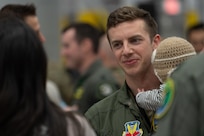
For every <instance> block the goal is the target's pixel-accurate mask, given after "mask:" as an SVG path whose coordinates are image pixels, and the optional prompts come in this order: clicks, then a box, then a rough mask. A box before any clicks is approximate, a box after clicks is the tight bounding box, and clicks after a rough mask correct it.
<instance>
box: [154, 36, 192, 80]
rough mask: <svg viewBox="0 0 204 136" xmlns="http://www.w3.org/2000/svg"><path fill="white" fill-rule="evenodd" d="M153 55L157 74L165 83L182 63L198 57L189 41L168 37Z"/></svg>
mask: <svg viewBox="0 0 204 136" xmlns="http://www.w3.org/2000/svg"><path fill="white" fill-rule="evenodd" d="M153 55H155V56H152V61H153V66H154V70H155V74H156V75H157V77H158V78H159V80H160V81H161V82H162V83H163V82H165V81H166V79H167V77H168V76H169V75H170V74H171V72H172V71H173V70H174V69H175V68H176V67H177V66H178V65H179V64H180V63H182V62H183V61H185V60H187V59H189V58H190V57H192V56H194V55H196V52H195V50H194V47H193V46H192V44H190V43H189V42H188V41H187V40H185V39H183V38H180V37H168V38H166V39H164V40H163V41H161V43H160V44H159V45H158V47H157V49H156V51H155V52H154V53H153Z"/></svg>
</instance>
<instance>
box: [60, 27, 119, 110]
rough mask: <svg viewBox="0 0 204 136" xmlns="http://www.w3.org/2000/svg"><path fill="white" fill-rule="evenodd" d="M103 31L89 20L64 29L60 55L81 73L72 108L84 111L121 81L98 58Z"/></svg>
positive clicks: (115, 87) (71, 67)
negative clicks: (88, 22)
mask: <svg viewBox="0 0 204 136" xmlns="http://www.w3.org/2000/svg"><path fill="white" fill-rule="evenodd" d="M99 37H100V32H99V31H98V30H97V29H96V28H94V27H93V26H91V25H89V24H87V23H72V24H70V25H68V26H67V27H65V28H64V29H63V31H62V38H61V40H62V49H61V55H62V56H63V57H64V59H65V64H66V67H67V68H69V69H75V70H77V71H78V72H79V74H80V77H79V80H78V81H77V83H76V85H75V88H74V94H73V108H74V109H78V110H79V111H80V112H81V113H85V112H86V110H87V109H88V108H89V107H90V106H92V105H93V104H94V103H96V102H98V101H100V100H101V99H103V98H105V97H106V96H108V95H110V94H112V93H113V92H114V91H115V90H116V89H117V88H119V85H118V83H117V81H116V80H115V79H114V77H113V76H112V74H111V72H110V71H109V70H108V69H107V68H105V67H104V66H103V65H102V62H101V61H100V60H99V59H98V50H99Z"/></svg>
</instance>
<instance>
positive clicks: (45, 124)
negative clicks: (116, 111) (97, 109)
mask: <svg viewBox="0 0 204 136" xmlns="http://www.w3.org/2000/svg"><path fill="white" fill-rule="evenodd" d="M46 73H47V57H46V54H45V51H44V48H43V45H42V42H41V41H40V40H39V37H37V35H36V32H34V31H33V30H32V29H31V28H30V27H29V26H28V25H27V24H25V23H24V22H23V21H22V20H20V19H18V18H16V17H12V16H7V17H5V16H2V14H1V18H0V109H1V112H0V134H1V135H2V136H82V135H84V136H85V135H86V136H95V133H94V131H93V129H92V128H91V127H90V125H89V124H88V122H87V121H86V119H85V118H84V117H83V116H81V115H79V114H77V113H73V112H68V113H65V112H64V111H63V110H62V109H61V108H59V107H58V106H56V105H55V104H53V103H51V102H50V101H49V99H48V97H47V95H46V91H45V90H46Z"/></svg>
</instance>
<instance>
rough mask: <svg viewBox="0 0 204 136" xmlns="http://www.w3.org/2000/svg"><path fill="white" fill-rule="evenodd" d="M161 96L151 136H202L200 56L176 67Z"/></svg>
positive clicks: (203, 72) (203, 57)
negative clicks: (155, 129)
mask: <svg viewBox="0 0 204 136" xmlns="http://www.w3.org/2000/svg"><path fill="white" fill-rule="evenodd" d="M164 92H166V94H167V95H166V97H165V99H164V100H165V103H164V106H163V109H165V110H163V112H161V113H162V114H161V115H162V116H160V118H159V122H158V130H157V133H156V134H155V136H204V54H200V55H198V56H195V57H193V58H192V59H190V60H187V61H186V62H185V63H184V64H183V65H181V66H180V67H178V68H177V70H176V71H175V72H174V73H173V74H172V76H171V78H169V79H168V80H167V82H166V87H165V90H164Z"/></svg>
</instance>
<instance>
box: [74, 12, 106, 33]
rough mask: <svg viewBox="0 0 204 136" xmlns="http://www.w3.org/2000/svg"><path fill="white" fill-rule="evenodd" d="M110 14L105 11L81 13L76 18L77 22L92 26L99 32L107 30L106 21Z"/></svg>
mask: <svg viewBox="0 0 204 136" xmlns="http://www.w3.org/2000/svg"><path fill="white" fill-rule="evenodd" d="M107 17H108V13H107V12H105V11H91V10H90V11H89V10H87V11H82V12H79V13H78V14H77V16H76V21H77V22H85V23H88V24H90V25H93V26H95V27H96V28H98V29H99V30H102V31H105V30H106V21H107Z"/></svg>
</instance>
